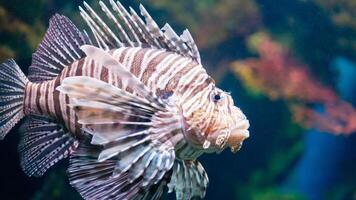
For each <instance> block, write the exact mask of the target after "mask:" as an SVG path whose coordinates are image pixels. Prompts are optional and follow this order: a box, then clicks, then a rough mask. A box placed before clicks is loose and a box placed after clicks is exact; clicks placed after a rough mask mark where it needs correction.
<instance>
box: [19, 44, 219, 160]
mask: <svg viewBox="0 0 356 200" xmlns="http://www.w3.org/2000/svg"><path fill="white" fill-rule="evenodd" d="M109 54H110V55H111V56H112V57H113V58H115V59H116V60H117V61H118V62H120V63H122V65H123V66H124V67H125V68H126V69H127V70H128V71H130V72H131V73H132V74H133V75H135V76H136V77H137V78H138V79H139V80H140V81H141V82H142V83H143V84H145V85H146V86H147V87H149V88H150V89H151V90H152V91H155V92H156V94H158V96H164V95H166V94H169V95H173V94H174V95H175V96H180V98H179V100H180V104H181V105H180V106H183V105H184V102H187V101H188V100H189V99H191V98H194V95H195V94H196V93H197V91H201V90H202V89H204V88H207V87H213V84H214V83H213V80H212V78H211V77H210V76H208V74H207V73H206V71H205V69H204V68H203V67H202V65H201V64H199V63H198V62H196V61H194V60H193V59H191V58H187V57H183V56H181V55H179V54H176V53H172V52H167V51H165V50H159V49H150V48H140V47H122V48H119V49H114V50H111V51H110V52H109ZM74 76H87V77H93V78H95V79H98V80H102V81H105V82H107V83H109V84H111V85H113V86H115V87H118V88H121V89H122V90H125V91H128V92H130V93H133V91H132V89H131V88H130V87H129V86H128V85H124V84H123V82H122V80H121V79H120V77H119V76H118V75H117V74H115V73H113V72H112V71H110V70H108V69H107V68H105V67H104V66H102V65H101V64H100V63H98V62H95V60H93V59H91V58H89V57H84V58H81V59H79V60H77V61H75V62H73V63H71V64H70V65H69V66H66V67H65V68H64V69H63V71H62V72H61V73H60V74H59V75H58V76H57V77H55V78H54V79H53V80H48V81H44V82H40V83H33V82H28V83H27V85H26V89H25V97H24V112H25V114H26V115H47V116H50V117H53V118H55V119H56V120H58V121H59V122H60V123H62V124H63V125H64V126H65V128H66V129H67V130H69V132H70V133H71V134H73V135H74V136H75V137H80V135H81V134H82V130H81V129H82V124H80V123H79V122H78V117H77V116H76V115H75V110H74V109H73V108H72V107H69V106H68V104H70V103H71V99H70V98H68V96H67V95H66V94H64V93H61V92H59V91H58V90H57V89H56V88H57V87H59V86H60V85H61V83H62V81H63V79H65V78H67V77H74ZM182 79H183V80H187V81H182ZM193 82H198V84H193ZM187 88H189V90H187ZM190 91H193V92H191V93H190V95H184V94H185V92H190ZM186 145H187V144H186ZM202 153H203V152H202V151H198V150H196V151H194V152H190V153H189V152H187V155H182V158H185V159H187V158H189V155H188V154H192V155H194V156H193V157H191V158H190V159H195V158H196V157H197V155H200V154H202Z"/></svg>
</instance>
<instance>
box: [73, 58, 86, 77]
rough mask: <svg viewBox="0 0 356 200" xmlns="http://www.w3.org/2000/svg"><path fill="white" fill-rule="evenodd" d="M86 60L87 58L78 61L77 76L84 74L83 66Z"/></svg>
mask: <svg viewBox="0 0 356 200" xmlns="http://www.w3.org/2000/svg"><path fill="white" fill-rule="evenodd" d="M84 59H85V58H82V59H80V60H79V61H78V64H77V69H76V72H75V76H82V75H83V74H82V73H83V65H84Z"/></svg>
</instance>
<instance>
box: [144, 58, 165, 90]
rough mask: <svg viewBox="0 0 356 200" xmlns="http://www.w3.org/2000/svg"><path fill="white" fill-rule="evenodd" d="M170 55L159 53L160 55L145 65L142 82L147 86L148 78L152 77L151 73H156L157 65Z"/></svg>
mask: <svg viewBox="0 0 356 200" xmlns="http://www.w3.org/2000/svg"><path fill="white" fill-rule="evenodd" d="M169 54H170V53H168V52H165V51H163V52H161V53H160V54H158V55H157V56H156V57H155V58H153V59H152V60H151V61H150V62H149V63H148V64H147V68H146V69H145V71H144V72H143V75H142V78H141V80H142V82H143V83H144V84H145V85H147V82H148V78H149V77H150V76H151V75H152V73H153V72H154V71H156V67H157V65H158V64H159V63H160V62H161V61H162V60H163V59H164V58H165V57H166V56H168V55H169Z"/></svg>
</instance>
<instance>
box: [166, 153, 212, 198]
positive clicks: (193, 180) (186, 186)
mask: <svg viewBox="0 0 356 200" xmlns="http://www.w3.org/2000/svg"><path fill="white" fill-rule="evenodd" d="M208 184H209V179H208V176H207V173H206V172H205V170H204V168H203V166H202V165H201V164H200V162H199V161H196V160H184V161H182V160H176V161H175V162H174V166H173V174H172V178H171V182H170V183H169V184H168V187H169V192H172V191H173V190H175V192H176V199H177V200H185V199H203V198H204V196H205V192H206V188H207V187H208Z"/></svg>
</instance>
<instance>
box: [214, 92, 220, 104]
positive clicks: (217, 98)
mask: <svg viewBox="0 0 356 200" xmlns="http://www.w3.org/2000/svg"><path fill="white" fill-rule="evenodd" d="M220 99H221V96H220V94H215V95H214V101H215V102H217V101H219V100H220Z"/></svg>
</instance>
